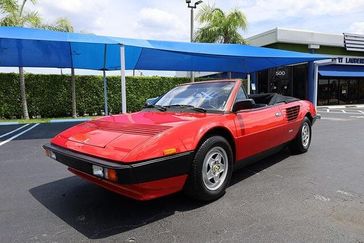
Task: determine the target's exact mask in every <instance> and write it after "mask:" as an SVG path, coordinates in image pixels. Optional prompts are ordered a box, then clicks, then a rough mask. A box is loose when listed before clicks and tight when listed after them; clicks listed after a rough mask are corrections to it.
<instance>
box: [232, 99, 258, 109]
mask: <svg viewBox="0 0 364 243" xmlns="http://www.w3.org/2000/svg"><path fill="white" fill-rule="evenodd" d="M254 104H255V102H254V100H253V99H246V100H241V101H238V102H236V103H235V104H234V106H233V112H237V111H240V110H246V109H252V108H253V107H254Z"/></svg>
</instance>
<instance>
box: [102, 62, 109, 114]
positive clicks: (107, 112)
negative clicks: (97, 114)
mask: <svg viewBox="0 0 364 243" xmlns="http://www.w3.org/2000/svg"><path fill="white" fill-rule="evenodd" d="M102 74H103V79H104V107H105V116H107V115H109V107H108V104H107V79H106V70H105V69H104V70H102Z"/></svg>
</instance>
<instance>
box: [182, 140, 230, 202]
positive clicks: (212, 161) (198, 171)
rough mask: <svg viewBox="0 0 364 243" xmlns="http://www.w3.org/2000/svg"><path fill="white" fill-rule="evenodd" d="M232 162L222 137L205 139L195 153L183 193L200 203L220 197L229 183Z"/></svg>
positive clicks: (228, 148) (228, 145) (227, 144)
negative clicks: (200, 201)
mask: <svg viewBox="0 0 364 243" xmlns="http://www.w3.org/2000/svg"><path fill="white" fill-rule="evenodd" d="M232 161H233V153H232V149H231V146H230V144H229V142H228V141H226V139H225V138H224V137H221V136H212V137H209V138H207V139H206V140H205V141H204V142H203V143H202V144H201V146H200V147H199V149H198V150H197V152H196V155H195V158H194V160H193V162H192V169H191V172H190V175H189V177H188V180H187V182H186V185H185V193H186V194H187V195H189V196H191V197H193V198H195V199H198V200H202V201H211V200H215V199H217V198H219V197H221V196H222V195H223V194H224V193H225V189H226V187H227V186H228V185H229V182H230V178H231V174H232V163H233V162H232Z"/></svg>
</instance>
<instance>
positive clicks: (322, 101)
mask: <svg viewBox="0 0 364 243" xmlns="http://www.w3.org/2000/svg"><path fill="white" fill-rule="evenodd" d="M329 97H330V93H329V80H328V79H319V85H318V97H317V104H318V105H328V100H329Z"/></svg>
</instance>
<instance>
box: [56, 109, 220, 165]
mask: <svg viewBox="0 0 364 243" xmlns="http://www.w3.org/2000/svg"><path fill="white" fill-rule="evenodd" d="M214 115H216V114H206V113H184V112H183V113H182V112H178V113H177V112H176V113H175V112H153V111H151V112H149V111H141V112H136V113H131V114H123V115H113V116H107V117H103V118H100V119H97V120H93V121H89V122H85V123H82V124H80V125H78V126H75V127H73V128H70V129H68V130H66V131H64V132H62V133H61V134H59V137H61V138H62V139H63V140H65V141H64V142H63V144H59V145H61V146H64V147H67V148H69V149H72V150H77V151H79V152H82V153H88V154H92V155H95V156H98V157H105V158H108V159H113V160H123V159H124V158H125V157H126V156H127V155H128V154H129V153H130V152H131V151H133V150H135V149H137V148H139V149H140V150H145V149H146V148H143V146H142V145H143V144H144V145H145V143H146V142H147V141H149V140H151V139H152V138H154V142H153V143H154V144H155V142H156V141H158V138H159V139H160V138H162V137H164V136H165V135H166V134H169V135H170V134H172V130H173V129H174V128H176V127H178V126H182V125H186V124H187V123H190V122H194V121H196V120H199V119H206V118H208V117H210V116H214ZM172 137H173V136H172ZM52 142H53V143H55V144H57V139H54V140H52ZM170 143H171V144H172V143H173V141H170ZM156 146H158V145H156ZM176 146H177V145H176ZM181 146H183V145H179V147H180V149H179V150H183V148H181ZM134 152H135V151H134ZM140 152H141V153H142V152H143V151H140ZM116 154H117V155H116Z"/></svg>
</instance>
